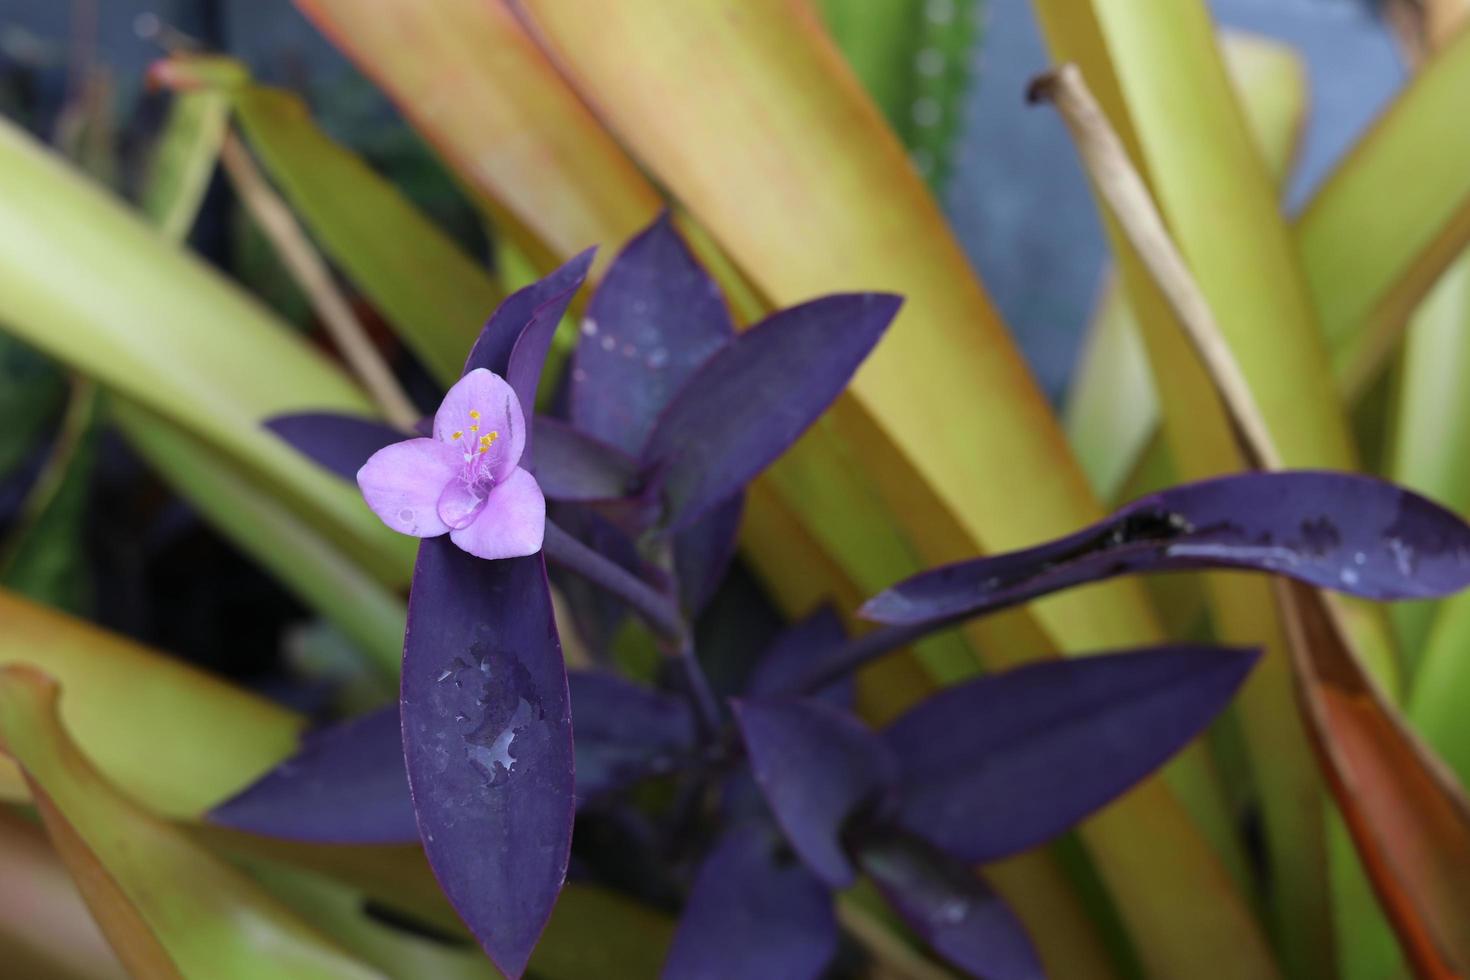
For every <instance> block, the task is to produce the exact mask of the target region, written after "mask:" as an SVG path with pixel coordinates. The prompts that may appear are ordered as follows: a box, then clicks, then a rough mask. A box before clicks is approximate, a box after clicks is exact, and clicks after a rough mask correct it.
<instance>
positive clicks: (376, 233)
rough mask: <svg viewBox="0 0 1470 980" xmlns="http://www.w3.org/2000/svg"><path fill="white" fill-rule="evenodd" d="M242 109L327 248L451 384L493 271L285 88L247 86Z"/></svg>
mask: <svg viewBox="0 0 1470 980" xmlns="http://www.w3.org/2000/svg"><path fill="white" fill-rule="evenodd" d="M235 111H236V114H237V115H238V116H239V119H240V123H241V125H242V126H243V127H244V130H245V136H246V138H247V139H248V140H249V141H250V145H251V146H252V147H253V148H254V149H255V151H256V152H257V153H258V154H259V155H260V158H261V162H262V163H264V164H265V167H266V169H267V170H268V171H269V173H270V175H271V177H272V178H273V179H274V180H275V181H276V183H278V184H279V185H280V186H281V189H282V190H283V191H284V192H285V194H286V197H287V198H288V199H289V200H290V202H291V205H292V207H293V208H294V209H295V210H296V212H297V213H298V214H299V215H300V216H301V218H302V219H303V220H304V221H305V222H306V223H307V225H308V227H310V229H311V231H312V233H313V234H314V235H315V236H316V238H317V239H318V240H319V241H320V242H321V243H322V246H323V247H324V248H325V249H326V250H327V253H328V254H329V255H330V256H331V257H332V259H333V260H334V261H336V262H337V264H338V265H340V266H341V267H342V268H343V269H344V270H345V271H346V272H347V274H348V275H349V276H350V277H351V279H352V281H353V283H354V284H356V286H357V288H358V289H359V290H360V291H361V292H362V293H363V294H364V295H366V296H367V297H368V298H369V299H371V300H372V301H373V302H374V303H375V304H376V305H377V306H378V308H379V309H380V310H382V312H383V314H384V316H386V317H387V318H388V319H389V321H391V322H392V323H393V325H394V326H395V327H396V328H397V329H398V333H399V335H400V336H401V337H402V338H403V339H404V340H405V341H406V342H407V343H408V345H409V346H410V347H411V348H413V350H414V352H415V353H416V354H417V355H418V356H419V357H420V358H422V359H423V361H424V364H425V365H426V366H427V367H428V368H429V370H430V371H431V372H433V374H434V375H435V376H436V377H437V378H438V379H439V380H440V381H442V382H445V383H446V384H447V383H449V382H451V381H453V380H454V379H456V378H458V377H459V374H460V370H461V369H462V367H463V366H464V359H465V356H466V355H467V354H468V353H469V348H470V345H471V344H473V343H474V341H475V338H476V337H477V336H479V332H480V328H481V327H482V326H483V325H484V322H485V320H486V319H487V318H488V317H489V316H490V314H491V313H492V312H493V311H494V310H495V307H496V306H498V305H499V303H500V300H501V299H502V298H503V297H502V296H501V295H500V290H499V289H498V288H497V287H496V285H495V283H494V281H493V280H492V279H491V278H490V276H489V274H488V273H486V272H485V271H484V270H483V269H481V268H480V267H479V266H478V265H477V264H476V263H475V262H473V261H471V260H470V258H469V257H468V256H466V255H465V254H464V252H462V251H461V250H460V249H459V247H458V246H457V245H456V244H455V243H454V242H453V241H451V240H450V239H449V238H448V237H447V236H445V235H444V233H443V232H441V231H439V229H438V228H436V227H434V225H433V224H431V223H430V222H429V221H428V219H427V218H425V217H424V216H423V214H422V213H420V212H419V211H418V209H417V208H415V207H414V206H413V205H412V204H411V203H410V202H409V201H408V199H407V198H405V197H404V196H403V195H402V194H401V193H399V191H398V190H397V189H396V188H395V187H394V186H393V185H392V184H390V183H388V182H387V181H386V180H384V179H383V178H381V177H379V176H378V175H377V174H376V173H374V172H373V171H372V170H371V169H369V168H368V166H367V165H366V164H365V163H363V162H362V160H361V159H359V158H358V157H357V156H356V155H354V154H353V153H352V152H351V151H349V150H347V149H345V148H343V147H342V146H339V145H338V144H337V143H335V142H333V141H332V140H331V139H330V138H328V137H327V136H326V134H324V133H323V132H321V130H319V129H317V127H316V126H315V124H314V123H313V122H312V121H311V117H310V115H309V114H308V113H307V110H306V106H305V105H304V104H303V103H302V101H301V100H300V99H299V98H297V97H296V96H295V95H292V94H291V93H289V92H285V91H282V90H280V89H272V88H266V87H264V86H259V85H245V86H242V87H240V88H238V89H236V90H235Z"/></svg>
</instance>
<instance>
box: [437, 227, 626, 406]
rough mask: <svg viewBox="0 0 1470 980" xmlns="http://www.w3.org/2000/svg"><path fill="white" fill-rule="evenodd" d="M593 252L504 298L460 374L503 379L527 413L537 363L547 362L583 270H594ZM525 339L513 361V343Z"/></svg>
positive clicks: (583, 277) (533, 393) (533, 395)
mask: <svg viewBox="0 0 1470 980" xmlns="http://www.w3.org/2000/svg"><path fill="white" fill-rule="evenodd" d="M596 252H597V249H595V248H589V249H587V250H586V251H585V252H582V253H581V254H579V255H576V256H573V257H572V258H571V259H570V260H569V261H568V262H567V263H566V264H565V265H563V266H562V267H561V268H559V269H557V270H556V271H555V272H553V273H551V275H549V276H547V277H546V278H544V279H539V280H537V281H536V282H533V283H531V285H529V286H526V287H524V288H522V289H517V290H516V291H515V292H513V293H511V294H510V295H509V296H507V297H506V298H505V302H503V303H501V304H500V305H499V306H497V307H496V308H495V312H494V313H492V314H490V319H489V320H488V321H486V323H485V329H484V330H482V331H480V336H479V337H478V338H477V339H476V340H475V345H474V346H473V347H471V348H470V356H469V357H468V358H466V359H465V362H464V373H465V374H469V373H470V372H471V371H473V370H474V369H475V368H485V369H486V370H488V371H493V372H494V373H495V374H498V375H500V376H501V377H503V378H505V379H506V380H507V381H509V382H510V383H511V387H513V388H514V389H515V391H516V394H517V395H520V397H521V404H522V405H524V406H525V408H526V411H527V413H529V412H530V411H531V408H532V406H533V405H535V404H536V382H537V381H538V380H539V379H540V377H541V365H542V364H543V363H544V362H545V361H546V348H547V347H548V346H549V345H550V344H551V335H552V334H553V333H555V332H556V325H557V324H558V323H560V322H561V318H562V315H563V314H564V313H566V311H567V307H568V306H569V305H571V302H572V297H573V296H574V295H576V292H577V290H578V289H580V288H582V283H583V282H584V281H586V279H587V270H588V269H590V268H591V267H592V257H593V255H594V254H595V253H596ZM523 335H526V336H528V337H529V338H530V339H528V340H527V342H526V347H525V349H524V350H523V351H522V352H521V354H520V355H519V356H517V357H513V356H512V355H513V352H514V351H515V348H516V344H517V343H518V342H519V341H520V339H521V337H522V336H523ZM543 336H544V344H543V340H542V338H543ZM538 355H539V356H538ZM512 361H514V364H512ZM513 370H515V371H517V372H518V373H519V377H512V376H511V373H512V371H513Z"/></svg>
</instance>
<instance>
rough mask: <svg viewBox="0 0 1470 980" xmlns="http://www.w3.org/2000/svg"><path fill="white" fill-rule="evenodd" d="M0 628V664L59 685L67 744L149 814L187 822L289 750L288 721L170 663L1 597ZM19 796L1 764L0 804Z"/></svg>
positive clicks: (292, 730) (294, 732)
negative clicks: (40, 673)
mask: <svg viewBox="0 0 1470 980" xmlns="http://www.w3.org/2000/svg"><path fill="white" fill-rule="evenodd" d="M0 623H3V624H4V628H3V629H0V666H4V665H9V664H32V665H35V666H36V667H39V668H40V669H43V670H45V671H46V672H47V673H48V674H49V675H51V676H52V677H55V678H57V679H58V680H59V681H60V682H61V683H62V684H64V685H66V688H67V697H66V699H65V703H64V704H63V705H62V708H61V714H62V720H63V721H64V722H65V724H66V727H67V730H68V732H69V733H70V734H71V737H73V738H74V739H76V741H77V743H78V745H79V746H80V747H81V750H82V751H83V752H86V753H87V755H88V756H89V757H91V758H92V759H94V760H95V763H96V765H97V767H98V769H99V770H100V771H101V772H102V773H103V775H104V776H105V777H106V778H107V779H108V780H109V781H111V782H114V783H116V784H118V785H119V786H121V787H122V788H123V789H124V790H125V791H126V792H127V793H128V795H129V796H131V797H132V798H133V799H136V800H138V801H139V802H141V803H143V804H144V805H146V806H148V807H149V808H150V809H154V810H157V811H158V812H160V813H163V814H165V815H168V816H180V817H193V816H197V815H198V814H199V813H201V812H203V811H204V810H207V809H208V808H209V807H211V806H213V805H214V804H216V803H218V802H219V801H220V800H222V799H225V798H226V797H228V796H230V795H232V794H233V793H235V792H237V791H238V790H240V789H242V788H243V787H244V786H246V785H248V784H249V783H250V782H251V781H252V780H254V779H255V778H256V777H258V776H260V775H261V774H262V773H264V772H266V771H268V770H269V769H270V768H271V767H272V766H274V765H275V764H276V763H277V762H278V761H280V760H281V759H282V758H284V757H285V756H287V755H289V754H290V753H291V752H292V751H293V750H294V748H295V746H296V740H297V736H298V733H299V732H300V730H301V726H302V722H301V720H300V719H299V718H298V717H296V716H295V715H293V714H291V713H290V712H288V711H286V710H284V709H282V708H279V707H277V706H275V705H273V704H271V703H270V702H268V701H266V700H264V699H262V698H258V697H256V696H255V695H253V694H248V693H246V692H244V691H242V690H240V689H238V688H235V687H232V686H230V685H229V684H226V683H224V682H223V681H219V680H216V679H214V678H212V677H210V676H208V675H207V674H204V673H201V672H200V671H198V670H195V669H194V668H192V667H189V666H187V665H185V664H184V663H182V662H180V661H178V660H176V659H174V658H172V657H168V656H166V655H164V654H161V653H155V652H153V651H151V650H148V649H147V648H145V647H142V646H140V645H138V644H136V643H134V642H132V641H131V640H127V639H124V638H123V637H120V636H117V635H114V634H111V633H107V632H106V631H104V630H101V629H98V628H97V627H95V626H92V625H90V624H88V623H85V622H83V621H81V620H78V619H72V618H71V617H69V616H65V615H63V614H61V613H58V612H56V611H55V610H52V609H47V608H46V607H44V606H38V605H34V604H32V603H30V602H27V601H26V600H24V599H21V598H19V597H17V596H15V595H14V594H13V593H9V592H6V591H4V590H0ZM25 795H26V794H25V787H24V785H23V784H22V783H21V782H20V780H19V778H18V774H17V773H16V770H15V768H14V767H13V766H12V765H11V764H10V763H9V762H8V761H5V762H4V763H3V766H0V797H4V798H7V799H24V798H25Z"/></svg>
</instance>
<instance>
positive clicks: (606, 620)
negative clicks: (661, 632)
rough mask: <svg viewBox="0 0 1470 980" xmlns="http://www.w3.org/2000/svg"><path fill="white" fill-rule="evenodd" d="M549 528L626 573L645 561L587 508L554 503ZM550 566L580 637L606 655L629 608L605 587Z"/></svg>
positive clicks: (598, 653)
mask: <svg viewBox="0 0 1470 980" xmlns="http://www.w3.org/2000/svg"><path fill="white" fill-rule="evenodd" d="M547 525H548V526H552V525H555V526H556V527H558V528H560V529H561V530H562V531H564V532H566V533H567V534H568V535H570V536H571V537H573V538H575V539H576V540H578V541H580V542H581V543H582V544H584V545H585V546H586V547H588V548H590V549H592V550H593V551H596V552H597V553H598V554H600V555H602V556H603V557H604V558H606V559H608V560H609V561H611V562H613V563H615V564H617V565H620V566H621V567H622V568H623V569H624V570H625V571H629V572H632V571H633V570H634V569H637V568H639V567H640V564H641V561H642V559H641V558H640V557H639V555H638V550H637V548H635V547H634V545H633V542H632V541H630V540H628V536H627V535H625V534H623V532H621V531H619V530H618V529H617V528H616V527H614V526H613V525H612V524H611V523H609V522H608V521H606V520H604V519H603V518H601V517H600V516H598V515H597V514H596V513H594V512H593V511H591V510H589V509H588V508H586V507H580V506H577V505H576V504H565V503H557V502H555V501H552V502H550V504H549V507H548V510H547ZM548 564H549V565H550V568H551V574H552V581H554V582H556V584H557V586H558V587H559V588H560V589H561V592H562V595H563V596H565V597H566V600H567V605H568V607H569V608H570V610H571V614H572V618H573V620H574V621H575V622H576V625H577V635H578V636H579V637H580V638H581V640H582V642H583V643H585V644H587V646H588V647H589V648H590V650H591V651H592V653H593V654H594V655H597V656H605V655H606V654H607V652H608V648H609V647H610V646H611V645H612V641H613V637H614V636H615V635H616V634H617V631H618V629H619V627H621V626H622V624H623V620H624V619H625V618H626V617H627V613H628V607H627V606H626V605H624V604H623V603H622V602H621V601H620V600H618V599H617V598H616V597H615V596H613V595H612V593H610V592H608V591H607V590H606V589H605V588H602V587H601V586H598V585H595V584H593V583H591V582H589V581H587V579H585V578H583V577H582V576H581V575H579V574H577V573H576V572H574V571H569V570H567V569H565V568H562V567H559V566H558V565H557V564H556V563H555V562H554V561H550V562H548Z"/></svg>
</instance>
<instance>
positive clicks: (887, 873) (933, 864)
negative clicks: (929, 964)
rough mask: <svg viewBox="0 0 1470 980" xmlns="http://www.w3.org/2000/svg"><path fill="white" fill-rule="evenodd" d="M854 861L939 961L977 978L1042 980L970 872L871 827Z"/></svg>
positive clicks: (1009, 918) (1024, 941) (1012, 921)
mask: <svg viewBox="0 0 1470 980" xmlns="http://www.w3.org/2000/svg"><path fill="white" fill-rule="evenodd" d="M856 851H857V859H858V863H859V865H860V866H861V867H862V869H863V871H864V872H865V873H866V874H867V875H868V876H869V877H870V878H872V879H873V882H874V884H876V885H877V886H878V888H879V890H880V891H882V892H883V895H884V897H885V898H887V899H888V902H889V904H891V905H892V906H893V907H894V908H895V909H896V910H897V911H898V913H899V915H901V916H903V918H904V919H905V921H907V922H908V924H909V925H910V926H912V927H913V929H914V931H915V932H917V933H918V934H919V935H920V936H922V937H923V938H924V940H925V941H926V942H927V943H928V944H929V945H930V946H932V947H933V948H934V950H935V952H937V953H939V954H940V955H941V956H943V957H944V958H945V959H947V960H949V961H950V962H951V963H953V964H954V965H955V966H957V967H959V968H960V969H962V970H965V971H966V972H967V973H970V974H972V975H974V976H977V977H984V978H985V980H1043V978H1044V977H1045V976H1046V974H1045V972H1044V971H1043V970H1042V967H1041V961H1040V959H1039V958H1038V957H1037V955H1036V950H1035V948H1034V947H1033V946H1032V945H1031V937H1030V936H1028V935H1027V934H1026V929H1025V927H1024V926H1022V925H1021V921H1020V920H1019V919H1017V918H1016V914H1015V913H1014V912H1012V911H1011V910H1010V908H1009V906H1007V905H1006V903H1005V902H1004V901H1003V900H1002V899H1001V898H1000V896H998V895H996V894H995V892H993V891H991V890H990V888H989V886H987V885H986V884H985V882H984V881H983V880H982V879H981V878H980V877H979V876H978V875H976V874H975V872H974V871H973V870H971V869H970V868H968V867H966V866H964V865H963V864H960V863H958V862H956V861H954V860H953V859H951V858H949V857H948V856H946V855H945V854H943V853H942V852H940V851H938V850H937V849H935V848H934V847H932V846H930V845H929V844H927V843H925V842H924V841H922V840H918V839H916V838H913V837H910V836H908V835H906V834H903V833H898V832H879V833H877V834H874V835H871V836H868V837H865V838H864V839H863V840H862V841H861V842H860V843H859V844H858V846H857V848H856Z"/></svg>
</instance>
